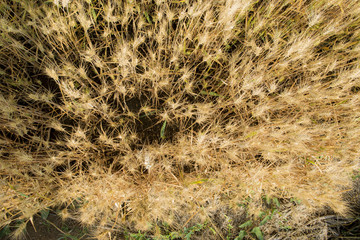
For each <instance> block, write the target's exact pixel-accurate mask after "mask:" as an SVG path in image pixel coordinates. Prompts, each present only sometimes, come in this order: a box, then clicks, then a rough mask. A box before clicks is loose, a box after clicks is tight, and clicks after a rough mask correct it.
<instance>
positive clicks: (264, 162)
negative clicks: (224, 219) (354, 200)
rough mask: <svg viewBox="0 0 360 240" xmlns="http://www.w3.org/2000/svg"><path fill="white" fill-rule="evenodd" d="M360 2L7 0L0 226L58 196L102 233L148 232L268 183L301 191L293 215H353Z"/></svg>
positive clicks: (258, 193)
mask: <svg viewBox="0 0 360 240" xmlns="http://www.w3.org/2000/svg"><path fill="white" fill-rule="evenodd" d="M359 11H360V1H357V0H352V1H346V0H332V1H315V0H310V1H292V0H281V1H275V0H273V1H272V0H263V1H258V0H257V1H255V0H251V1H247V0H246V1H232V0H221V1H211V0H210V1H192V0H184V1H162V0H156V1H140V0H138V1H112V0H109V1H102V0H86V1H85V0H84V1H81V0H78V1H77V0H74V1H64V0H63V1H30V0H27V1H20V0H16V1H7V0H5V1H2V2H1V3H0V12H1V17H0V31H1V37H0V46H1V47H0V66H1V68H0V71H1V75H0V78H1V80H0V104H1V108H0V146H1V151H0V157H1V162H0V176H1V188H2V194H1V195H0V202H1V203H2V207H1V210H0V224H1V225H5V224H7V223H9V221H12V220H16V219H29V218H30V217H31V216H32V215H33V214H35V213H36V212H38V211H40V210H41V209H44V208H46V207H55V206H60V205H61V206H66V207H67V208H68V210H69V212H68V213H67V214H66V216H69V217H70V216H71V217H73V218H76V219H78V220H80V221H81V222H82V223H84V224H89V225H96V224H97V225H98V226H99V230H98V231H97V232H101V229H113V230H116V229H117V228H122V227H133V229H137V230H139V229H141V230H146V229H150V230H151V229H152V228H151V226H153V224H154V223H156V222H167V223H169V224H170V225H172V226H182V224H184V223H186V221H187V220H188V219H189V217H190V216H192V214H193V213H195V212H196V213H197V214H196V217H193V220H194V221H195V220H196V219H198V220H199V219H200V220H201V219H206V218H207V217H209V216H210V215H211V214H212V213H214V212H216V210H219V209H220V210H221V209H224V208H225V207H226V206H236V203H239V202H241V201H242V200H243V199H246V198H247V197H250V198H251V199H252V203H251V204H250V206H249V208H248V209H247V211H248V213H249V216H252V215H254V216H255V215H256V212H257V211H259V209H260V208H261V207H262V204H261V201H262V200H261V199H262V196H263V195H269V196H274V197H275V196H276V197H278V198H280V199H282V200H283V201H284V202H286V200H287V199H290V198H296V199H299V200H301V201H302V206H303V207H304V209H306V211H305V210H304V209H300V208H294V209H293V210H292V212H291V214H288V215H289V216H290V215H291V216H292V217H291V221H290V220H289V222H290V223H289V224H294V226H295V225H296V224H298V223H300V222H301V223H304V222H306V221H308V220H309V218H311V216H313V214H314V213H315V212H317V211H321V210H322V209H325V208H327V209H329V208H330V209H332V210H333V211H335V212H336V213H338V214H343V215H345V214H347V213H348V207H347V205H346V202H344V201H343V200H342V194H343V192H344V190H346V189H348V188H349V186H350V184H351V174H352V172H353V171H354V170H358V169H359V148H358V146H359V145H360V142H359V141H360V127H359V121H360V115H359V112H360V107H359V106H360V101H359V99H360V98H359V91H360V80H359V79H360V65H359V57H360V29H359V26H360V25H359V24H360V19H359V16H360V12H359ZM199 207H202V208H204V209H205V210H204V211H200V210H199ZM284 211H285V210H284ZM208 213H209V214H208ZM181 215H182V216H188V217H187V218H186V217H184V218H186V219H185V220H181V219H182V218H179V216H181ZM305 215H306V216H305ZM297 216H298V217H297ZM289 218H290V217H289ZM134 226H135V227H134ZM296 226H301V225H296ZM219 231H220V230H219ZM16 234H17V233H16ZM269 234H270V232H269ZM282 234H285V235H286V234H288V233H282ZM289 234H290V233H289ZM294 234H295V233H294ZM285 235H284V236H285ZM16 236H17V235H16ZM104 236H105V235H104ZM106 236H107V235H106ZM289 236H290V235H289ZM293 236H295V235H293ZM99 238H100V236H99Z"/></svg>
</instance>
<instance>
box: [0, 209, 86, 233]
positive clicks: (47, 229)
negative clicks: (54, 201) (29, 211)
mask: <svg viewBox="0 0 360 240" xmlns="http://www.w3.org/2000/svg"><path fill="white" fill-rule="evenodd" d="M33 223H34V225H33V224H31V222H28V224H27V226H26V231H25V233H24V238H23V239H24V240H88V239H93V238H91V236H90V235H89V231H88V229H87V228H85V227H83V226H81V225H80V224H79V223H78V222H76V221H74V220H66V221H62V220H61V218H60V217H59V216H58V215H56V214H55V213H51V212H50V213H49V215H48V216H47V217H46V219H45V218H42V217H40V216H35V217H34V219H33ZM0 239H4V240H10V239H11V238H10V235H8V236H4V237H3V238H1V237H0Z"/></svg>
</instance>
